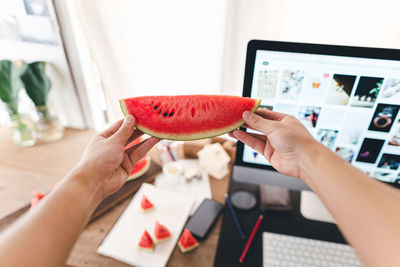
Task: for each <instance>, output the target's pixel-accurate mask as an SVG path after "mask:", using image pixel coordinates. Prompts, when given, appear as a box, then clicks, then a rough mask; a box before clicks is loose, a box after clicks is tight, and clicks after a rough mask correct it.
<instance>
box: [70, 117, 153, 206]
mask: <svg viewBox="0 0 400 267" xmlns="http://www.w3.org/2000/svg"><path fill="white" fill-rule="evenodd" d="M142 135H143V133H142V132H140V131H139V130H136V129H135V119H134V118H133V116H132V115H127V116H126V117H125V119H124V120H119V121H117V122H116V123H114V124H113V125H111V126H110V127H109V128H108V129H106V130H104V131H103V132H101V133H99V134H98V135H96V136H95V138H94V139H93V140H92V141H91V142H90V144H89V145H88V146H87V147H86V150H85V152H84V153H83V155H82V158H81V160H80V162H79V164H78V165H77V167H76V168H77V169H78V172H80V173H83V175H84V176H85V177H89V179H88V180H90V181H88V184H90V185H89V186H92V187H95V188H93V190H100V192H99V193H100V197H101V198H105V197H106V196H108V195H109V194H111V193H113V192H115V191H117V190H118V189H119V188H120V187H121V186H122V185H123V184H124V183H125V181H126V180H127V179H128V177H129V174H130V172H131V170H132V168H133V166H135V164H136V163H137V162H138V161H139V160H140V159H141V158H143V157H144V156H145V154H146V153H147V152H148V151H149V150H150V149H151V148H152V147H153V146H154V145H155V144H156V143H157V142H159V139H157V138H154V137H150V138H148V139H147V140H145V141H142V142H141V143H139V144H137V145H135V146H133V147H131V148H129V149H127V150H125V146H126V145H128V144H129V143H131V142H132V141H133V140H135V139H137V138H139V137H140V136H142Z"/></svg>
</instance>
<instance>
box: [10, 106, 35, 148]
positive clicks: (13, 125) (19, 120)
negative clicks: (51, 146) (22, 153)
mask: <svg viewBox="0 0 400 267" xmlns="http://www.w3.org/2000/svg"><path fill="white" fill-rule="evenodd" d="M9 127H10V129H11V131H12V140H13V141H14V143H16V144H17V145H20V146H23V147H28V146H33V145H34V144H35V143H36V132H35V125H34V123H33V120H32V119H31V117H30V116H29V115H27V114H10V126H9Z"/></svg>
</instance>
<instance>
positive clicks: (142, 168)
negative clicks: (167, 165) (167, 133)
mask: <svg viewBox="0 0 400 267" xmlns="http://www.w3.org/2000/svg"><path fill="white" fill-rule="evenodd" d="M150 163H151V159H150V157H149V156H147V157H144V158H142V159H141V160H139V161H138V162H137V163H136V164H135V166H133V169H132V171H131V174H130V175H129V177H128V180H127V181H130V180H134V179H136V178H139V177H140V176H142V175H143V174H145V173H146V172H147V171H148V170H149V168H150Z"/></svg>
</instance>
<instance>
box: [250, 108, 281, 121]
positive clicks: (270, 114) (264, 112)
mask: <svg viewBox="0 0 400 267" xmlns="http://www.w3.org/2000/svg"><path fill="white" fill-rule="evenodd" d="M255 113H256V114H257V115H259V116H261V117H263V118H264V119H268V120H273V121H280V120H282V119H283V118H285V117H286V116H287V114H285V113H280V112H276V111H271V110H268V109H265V108H259V109H257V110H256V112H255Z"/></svg>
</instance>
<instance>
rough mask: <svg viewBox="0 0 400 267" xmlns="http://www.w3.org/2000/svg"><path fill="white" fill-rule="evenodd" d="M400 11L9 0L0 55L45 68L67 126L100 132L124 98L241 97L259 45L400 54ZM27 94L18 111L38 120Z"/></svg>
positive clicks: (3, 113) (2, 119) (331, 5)
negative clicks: (249, 48) (253, 43)
mask: <svg viewBox="0 0 400 267" xmlns="http://www.w3.org/2000/svg"><path fill="white" fill-rule="evenodd" d="M399 9H400V3H399V2H398V1H373V0H369V1H344V0H341V1H318V0H304V1H289V0H287V1H273V0H219V1H213V0H202V1H185V0H170V1H157V0H150V1H149V0H147V1H144V0H129V1H127V0H114V1H106V0H96V1H93V0H70V1H62V0H54V1H46V0H0V59H2V60H11V61H16V60H22V61H24V62H26V64H29V63H31V62H35V61H44V62H46V63H47V64H46V71H45V72H46V74H47V77H48V78H49V79H50V80H51V84H52V86H51V90H50V93H49V96H48V97H49V102H51V105H52V107H53V108H52V109H53V110H54V111H55V113H56V114H57V117H58V119H59V121H60V123H61V124H62V125H63V126H67V127H74V128H94V129H97V130H99V129H102V128H104V127H105V126H106V125H107V124H108V123H110V122H112V121H115V120H116V119H119V118H121V116H122V114H121V111H120V108H119V103H118V99H120V98H124V97H132V96H138V95H158V94H162V95H174V94H193V93H198V94H234V95H240V94H241V90H242V82H243V70H244V62H245V51H246V45H247V42H248V41H249V40H251V39H263V40H281V41H296V42H312V43H324V44H341V45H357V46H372V47H391V48H399V47H400V21H399V20H398V15H397V12H398V10H399ZM18 94H19V98H18V102H19V106H18V110H19V111H18V112H19V113H24V114H25V113H28V114H32V113H33V114H32V115H31V116H32V117H33V120H35V113H36V112H35V111H34V105H33V104H32V101H30V99H29V98H28V97H27V95H26V93H25V92H24V90H20V91H19V92H18ZM2 105H3V106H4V101H3V104H2ZM3 106H2V107H1V108H0V124H2V125H5V124H6V123H7V121H8V120H9V115H8V114H7V108H6V107H3Z"/></svg>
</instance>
